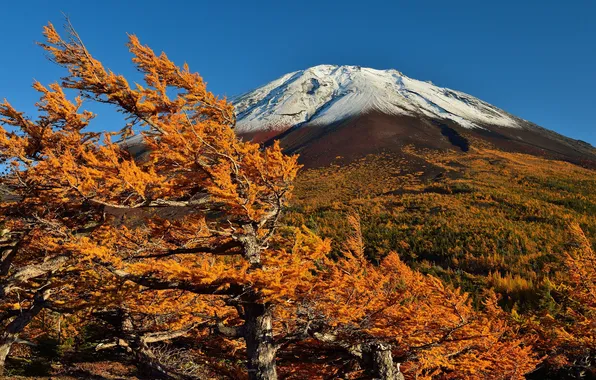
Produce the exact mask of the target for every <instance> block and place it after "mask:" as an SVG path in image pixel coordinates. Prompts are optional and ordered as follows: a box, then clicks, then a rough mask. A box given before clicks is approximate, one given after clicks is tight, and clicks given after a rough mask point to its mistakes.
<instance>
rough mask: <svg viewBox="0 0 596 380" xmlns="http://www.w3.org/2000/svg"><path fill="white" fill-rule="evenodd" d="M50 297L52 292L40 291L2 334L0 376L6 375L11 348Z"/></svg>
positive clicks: (0, 338)
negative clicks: (27, 307) (5, 367)
mask: <svg viewBox="0 0 596 380" xmlns="http://www.w3.org/2000/svg"><path fill="white" fill-rule="evenodd" d="M49 296H50V291H49V290H45V291H38V292H37V293H36V294H35V296H34V297H33V304H32V305H31V307H30V308H29V309H26V310H23V311H22V312H21V313H20V314H19V315H17V316H16V317H15V319H13V320H12V321H11V322H10V323H9V324H8V326H6V328H5V329H4V331H3V332H2V334H0V376H2V375H3V374H4V366H5V364H6V357H7V356H8V354H9V353H10V348H11V347H12V345H13V344H14V343H15V342H16V341H17V340H18V338H19V334H20V333H21V332H22V331H23V330H24V329H25V327H27V325H29V323H30V322H31V320H32V319H33V318H34V317H35V316H36V315H37V314H39V312H40V311H41V310H42V309H43V308H44V303H45V301H46V300H47V299H48V297H49Z"/></svg>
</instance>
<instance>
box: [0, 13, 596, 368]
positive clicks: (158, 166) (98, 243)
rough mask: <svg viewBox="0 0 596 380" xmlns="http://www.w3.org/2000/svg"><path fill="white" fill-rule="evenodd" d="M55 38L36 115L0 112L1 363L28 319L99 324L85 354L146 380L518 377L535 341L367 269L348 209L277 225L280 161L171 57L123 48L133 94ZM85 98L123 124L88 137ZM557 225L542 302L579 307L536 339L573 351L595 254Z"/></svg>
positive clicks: (283, 200)
mask: <svg viewBox="0 0 596 380" xmlns="http://www.w3.org/2000/svg"><path fill="white" fill-rule="evenodd" d="M67 33H68V36H67V38H62V37H61V36H60V35H59V34H58V32H57V31H56V29H55V28H54V26H53V25H51V24H49V25H48V26H47V27H45V28H44V35H45V37H46V42H44V43H42V44H41V46H42V47H43V48H44V49H45V50H46V52H47V53H48V54H49V56H50V58H51V60H52V61H54V62H55V63H56V64H58V65H60V66H62V67H63V68H64V69H65V70H66V75H65V77H64V78H63V79H62V81H61V83H54V84H51V85H49V86H44V85H42V84H41V83H38V82H36V83H35V84H34V86H33V87H34V89H35V90H37V91H38V92H39V93H40V101H39V102H38V103H37V104H36V106H37V109H38V111H39V115H38V117H37V118H36V119H32V118H29V117H27V116H26V115H24V114H23V113H21V112H19V111H17V110H16V109H15V108H14V107H13V106H12V105H11V104H10V103H8V102H7V101H4V103H2V104H1V105H0V115H1V116H2V119H1V122H2V124H3V126H4V127H3V128H1V129H0V157H1V159H2V162H3V164H4V165H5V167H6V171H5V173H4V174H3V175H2V177H1V181H2V187H3V191H4V192H5V194H4V197H3V200H2V204H1V207H2V213H1V215H0V223H1V224H2V237H1V244H2V256H1V262H0V294H1V299H0V322H1V325H0V328H1V329H2V330H1V332H0V334H1V335H0V367H1V368H4V362H5V359H6V357H7V356H8V355H9V353H10V351H11V349H13V348H14V346H15V344H20V343H30V342H25V340H26V339H34V338H35V337H36V333H35V331H37V330H35V329H36V328H37V327H35V326H36V325H35V321H36V320H38V319H39V318H40V316H42V315H45V314H43V313H53V315H60V316H62V315H67V316H68V318H70V320H71V321H72V325H73V326H74V328H75V330H76V329H79V330H80V331H84V330H85V329H87V328H88V324H89V323H90V321H93V323H96V324H101V325H102V326H107V325H110V326H111V330H110V331H112V332H113V333H112V334H111V335H110V336H109V337H108V336H105V337H103V339H99V341H96V342H94V349H95V350H97V351H104V350H120V351H122V352H126V353H128V354H130V355H129V356H130V357H131V358H133V359H132V360H133V361H134V362H135V363H138V364H139V367H142V368H143V369H144V370H145V371H149V373H150V376H154V377H162V378H183V379H186V378H245V377H248V378H250V379H275V378H277V376H278V372H279V373H281V374H282V376H283V377H285V378H313V379H314V378H332V377H343V378H371V377H376V378H383V379H397V378H403V377H404V376H405V378H420V379H433V378H454V379H455V378H457V379H479V378H486V379H522V378H524V374H526V373H529V372H531V371H533V370H534V369H535V368H536V367H537V365H538V364H539V363H540V361H541V359H542V355H541V354H540V353H537V352H536V351H535V349H534V345H535V344H536V342H537V339H538V337H539V336H543V335H544V334H543V333H542V332H541V331H542V330H540V329H539V328H538V327H536V325H532V324H530V323H527V324H522V323H519V321H517V320H515V318H513V316H512V315H511V314H509V313H506V312H504V311H503V310H502V309H501V308H500V307H499V306H498V304H497V303H498V301H499V298H498V297H497V296H496V295H495V293H494V292H491V291H487V292H486V293H484V295H483V297H482V302H481V303H480V304H479V305H474V303H473V301H474V300H473V298H472V297H471V296H470V295H469V294H468V293H466V292H464V291H462V290H460V289H457V288H455V287H453V286H452V285H450V284H446V283H445V282H443V281H442V280H440V279H439V278H438V277H436V276H432V275H429V274H423V273H421V272H419V271H416V270H414V269H412V268H411V267H410V266H409V265H407V264H406V263H405V262H404V261H402V259H401V258H400V255H399V254H398V253H396V252H395V251H391V252H387V254H384V255H382V257H379V258H378V260H376V262H371V260H369V259H370V257H368V255H367V254H366V252H367V246H366V243H365V238H364V236H363V231H362V226H361V224H360V219H359V218H358V217H357V216H356V215H355V214H354V213H349V214H345V215H344V222H345V224H346V225H348V226H349V233H348V234H347V235H345V236H344V238H343V239H336V241H335V242H332V241H331V240H329V239H325V238H321V237H319V236H318V235H317V234H315V233H313V232H312V230H310V229H308V228H306V227H304V226H300V225H297V226H294V227H292V226H288V225H283V223H282V211H284V209H285V208H286V206H287V205H288V202H289V199H290V195H291V192H292V189H293V183H294V180H295V178H296V176H297V174H298V171H299V169H300V165H299V164H298V163H297V157H295V156H287V155H285V154H284V153H283V152H282V149H281V148H280V146H279V144H277V143H275V144H273V145H271V146H269V147H262V146H259V145H258V144H255V143H251V142H246V141H242V140H239V139H238V138H236V136H235V133H234V124H235V115H234V110H233V107H232V105H231V104H230V103H229V102H228V101H227V100H226V99H220V98H218V97H216V96H214V95H213V94H212V93H210V92H209V91H207V89H206V86H205V83H204V81H203V80H202V78H201V77H200V76H199V75H198V74H196V73H193V72H191V71H190V68H189V67H188V66H187V65H184V66H183V67H179V66H176V65H175V64H174V63H173V62H172V61H170V60H169V58H168V57H167V56H166V55H165V54H164V53H162V54H160V55H157V54H155V53H154V52H153V51H152V50H151V49H150V48H149V47H147V46H144V45H142V44H141V43H140V42H139V40H138V39H137V38H136V37H135V36H130V39H129V42H128V48H129V50H130V52H131V54H132V56H133V58H132V61H133V63H134V65H135V67H136V69H137V70H138V71H139V72H140V73H141V74H142V75H143V82H144V83H143V84H134V85H133V84H131V83H129V81H128V80H127V79H126V78H125V77H124V76H122V75H118V74H115V73H113V72H112V71H110V70H108V69H106V68H105V67H104V66H103V65H102V63H101V62H100V61H98V60H96V59H95V58H93V56H92V55H91V53H90V52H89V51H88V50H87V49H86V47H85V46H84V44H83V42H82V41H81V39H80V38H79V36H78V34H77V33H76V31H75V30H74V29H73V28H72V27H71V26H70V24H68V25H67ZM68 91H70V92H72V93H73V94H75V95H77V97H76V98H74V99H71V98H70V97H69V96H67V92H68ZM85 101H93V102H99V103H104V104H107V105H109V106H111V107H113V108H114V109H115V110H117V111H118V112H120V113H122V114H123V115H124V116H125V118H126V125H125V126H124V127H123V128H122V129H121V130H120V131H119V132H105V133H97V132H92V131H90V129H89V125H90V123H91V122H92V121H93V118H94V116H95V115H94V114H93V113H91V112H89V111H86V110H83V109H82V107H83V105H84V102H85ZM346 215H348V216H346ZM574 231H575V236H576V238H577V239H578V240H577V241H576V242H575V243H574V244H575V246H574V247H575V248H574V250H572V251H570V253H569V257H568V261H567V265H568V266H569V267H571V268H575V269H574V273H575V274H574V276H573V277H571V280H570V281H571V282H570V283H569V284H568V285H561V286H562V288H561V292H562V293H565V294H566V295H567V300H568V302H569V303H570V305H571V304H574V305H581V307H579V306H578V307H575V308H573V307H572V308H569V309H566V311H564V313H566V314H565V315H566V316H567V317H568V318H572V319H574V321H576V323H573V324H569V325H568V326H560V327H558V330H557V333H556V334H555V336H552V337H549V338H548V339H553V340H556V343H553V344H557V345H559V344H562V345H566V346H569V347H571V348H569V349H565V352H566V353H573V355H576V352H578V355H579V352H580V351H581V350H583V349H584V348H585V347H592V349H593V344H594V339H593V336H592V335H593V334H592V335H590V332H593V331H594V310H593V309H594V302H593V301H594V271H593V270H591V269H589V268H592V269H593V261H594V257H593V256H594V252H593V251H592V250H591V247H590V245H589V244H588V243H587V241H586V240H585V236H584V240H582V238H581V236H582V235H581V234H580V232H581V230H579V231H578V227H574ZM337 246H339V247H340V248H339V249H335V248H334V247H337ZM401 247H402V248H403V249H407V248H408V245H407V244H402V245H401ZM590 265H592V266H591V267H590ZM573 284H574V285H575V286H574V285H573ZM579 284H583V285H585V286H584V287H580V286H578V285H579ZM553 318H554V317H553ZM557 318H558V317H557ZM557 318H554V319H555V320H557V321H559V320H560V318H559V319H557ZM86 323H87V324H86ZM553 323H554V322H553ZM532 326H533V327H532ZM524 329H525V330H524ZM522 330H523V331H522ZM527 331H532V332H531V333H530V332H527ZM524 332H525V334H523V333H524ZM568 336H573V337H574V339H567V337H568ZM579 337H582V338H581V339H583V340H582V341H581V344H580V346H581V347H578V348H576V346H574V344H576V343H577V340H578V339H580V338H579ZM542 339H547V338H542ZM571 340H573V342H571ZM561 342H562V343H561ZM577 350H579V351H577ZM581 352H583V351H581ZM571 356H572V355H571V354H569V355H568V356H566V357H565V360H571ZM321 358H322V361H321ZM317 360H318V362H317ZM314 362H317V363H318V364H312V363H314ZM234 363H236V364H234ZM238 363H241V364H238ZM397 363H400V364H397ZM278 364H279V365H278Z"/></svg>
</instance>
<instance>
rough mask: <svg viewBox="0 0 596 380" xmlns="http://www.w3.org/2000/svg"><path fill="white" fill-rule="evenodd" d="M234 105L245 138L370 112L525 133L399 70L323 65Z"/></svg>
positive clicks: (479, 104)
mask: <svg viewBox="0 0 596 380" xmlns="http://www.w3.org/2000/svg"><path fill="white" fill-rule="evenodd" d="M232 101H233V103H234V105H235V107H236V113H237V116H238V122H237V125H236V130H237V133H239V134H241V135H242V134H251V133H259V132H264V131H268V130H269V131H283V130H285V129H288V128H289V127H292V126H295V125H299V124H308V125H310V126H317V125H321V126H323V125H329V124H331V123H334V122H337V121H342V120H345V119H347V118H349V117H351V116H354V115H358V114H363V113H367V112H370V111H380V112H382V113H386V114H389V115H407V116H416V115H424V116H426V117H429V118H434V119H449V120H452V121H454V122H456V123H458V124H459V125H461V126H462V127H465V128H482V126H483V125H494V126H501V127H511V128H522V123H523V120H521V119H518V118H515V117H513V116H511V115H509V114H508V113H506V112H505V111H503V110H500V109H498V108H496V107H494V106H492V105H490V104H488V103H486V102H483V101H482V100H480V99H477V98H475V97H473V96H470V95H467V94H464V93H462V92H459V91H454V90H450V89H447V88H442V87H438V86H435V85H433V84H432V83H429V82H422V81H418V80H415V79H411V78H408V77H407V76H405V75H403V74H402V73H400V72H399V71H397V70H375V69H370V68H364V67H359V66H334V65H320V66H315V67H311V68H309V69H306V70H302V71H296V72H293V73H289V74H286V75H284V76H282V77H281V78H279V79H277V80H274V81H273V82H271V83H268V84H266V85H264V86H262V87H259V88H257V89H255V90H253V91H251V92H248V93H246V94H244V95H241V96H239V97H237V98H235V99H232Z"/></svg>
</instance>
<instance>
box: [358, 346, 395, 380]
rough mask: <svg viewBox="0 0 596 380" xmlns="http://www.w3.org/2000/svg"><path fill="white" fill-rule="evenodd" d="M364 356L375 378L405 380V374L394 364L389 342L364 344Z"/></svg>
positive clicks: (380, 379)
mask: <svg viewBox="0 0 596 380" xmlns="http://www.w3.org/2000/svg"><path fill="white" fill-rule="evenodd" d="M362 358H363V360H364V362H365V364H366V365H367V367H369V368H370V372H371V374H372V376H373V378H374V379H379V380H403V378H404V377H403V374H402V373H401V372H400V371H399V369H398V368H396V367H395V365H394V364H393V355H392V354H391V346H390V345H389V344H384V343H379V342H373V343H368V344H366V345H364V347H363V352H362Z"/></svg>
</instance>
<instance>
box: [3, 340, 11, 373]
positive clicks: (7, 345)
mask: <svg viewBox="0 0 596 380" xmlns="http://www.w3.org/2000/svg"><path fill="white" fill-rule="evenodd" d="M12 344H13V342H12V341H4V340H3V341H1V342H0V376H3V375H4V366H5V364H6V358H7V357H8V353H9V352H10V347H12Z"/></svg>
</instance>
